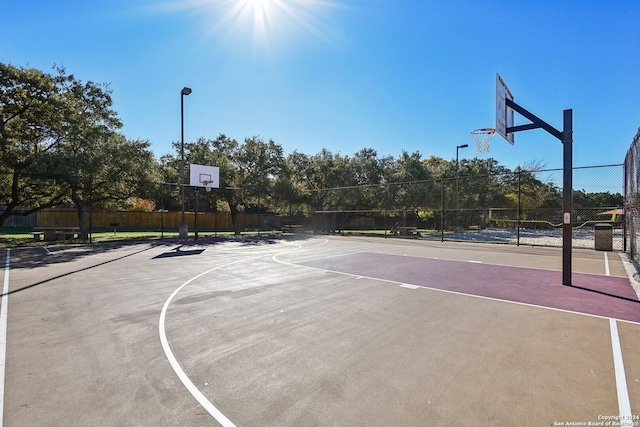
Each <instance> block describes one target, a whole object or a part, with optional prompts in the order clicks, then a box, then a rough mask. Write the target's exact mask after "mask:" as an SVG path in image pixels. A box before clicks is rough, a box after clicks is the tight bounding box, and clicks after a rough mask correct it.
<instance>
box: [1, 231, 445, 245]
mask: <svg viewBox="0 0 640 427" xmlns="http://www.w3.org/2000/svg"><path fill="white" fill-rule="evenodd" d="M31 231H32V229H31V228H30V227H0V247H16V246H45V245H57V244H69V243H80V242H82V241H80V240H66V241H47V242H44V241H40V242H34V241H33V234H32V233H31ZM419 231H420V234H421V235H423V236H429V235H440V231H437V230H423V229H421V230H419ZM274 232H276V231H273V230H261V231H258V230H248V231H243V232H242V233H241V235H243V236H251V235H260V234H270V233H274ZM278 232H279V231H278ZM447 234H449V233H447ZM233 235H234V233H233V232H232V231H218V232H213V231H209V230H205V231H200V232H199V233H198V236H199V237H200V238H207V237H214V236H220V237H222V236H233ZM344 235H345V236H371V237H384V236H385V230H345V231H344ZM386 236H389V237H390V236H391V234H390V233H389V231H388V230H387V231H386ZM177 237H178V231H177V230H175V231H174V230H172V231H165V232H164V233H163V234H162V233H160V231H157V230H156V231H140V230H123V231H116V232H115V233H114V232H113V230H112V229H109V230H106V229H101V230H99V231H95V232H94V233H93V234H92V235H91V241H92V242H117V241H123V240H159V239H161V238H165V239H172V238H173V239H175V238H177ZM194 237H195V233H194V232H193V231H190V232H189V238H190V239H193V238H194Z"/></svg>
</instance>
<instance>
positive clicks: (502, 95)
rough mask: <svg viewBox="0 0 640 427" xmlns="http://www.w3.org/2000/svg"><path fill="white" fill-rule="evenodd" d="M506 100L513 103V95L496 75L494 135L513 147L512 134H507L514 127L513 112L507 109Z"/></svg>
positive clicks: (498, 75)
mask: <svg viewBox="0 0 640 427" xmlns="http://www.w3.org/2000/svg"><path fill="white" fill-rule="evenodd" d="M507 99H510V100H511V101H513V95H512V94H511V91H510V90H509V88H508V87H507V85H506V84H504V81H503V80H502V77H500V74H497V73H496V133H497V134H498V135H500V136H501V137H503V138H504V139H506V140H507V142H508V143H509V144H512V145H513V143H514V138H513V136H514V133H513V132H512V133H509V134H507V128H509V127H513V125H514V124H513V117H514V111H513V109H512V108H509V107H507Z"/></svg>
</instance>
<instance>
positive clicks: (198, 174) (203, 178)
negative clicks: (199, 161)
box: [189, 163, 220, 188]
mask: <svg viewBox="0 0 640 427" xmlns="http://www.w3.org/2000/svg"><path fill="white" fill-rule="evenodd" d="M189 185H191V186H193V187H209V188H220V168H219V167H216V166H205V165H196V164H193V163H192V164H191V165H189Z"/></svg>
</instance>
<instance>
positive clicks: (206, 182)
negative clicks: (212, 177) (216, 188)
mask: <svg viewBox="0 0 640 427" xmlns="http://www.w3.org/2000/svg"><path fill="white" fill-rule="evenodd" d="M202 184H204V189H205V190H206V191H207V193H208V192H209V191H211V184H213V181H202Z"/></svg>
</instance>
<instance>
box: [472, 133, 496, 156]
mask: <svg viewBox="0 0 640 427" xmlns="http://www.w3.org/2000/svg"><path fill="white" fill-rule="evenodd" d="M495 134H496V130H495V129H494V128H482V129H476V130H472V131H471V136H472V137H473V139H474V141H476V152H477V153H488V152H489V149H490V148H491V140H492V139H493V137H494V135H495Z"/></svg>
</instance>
